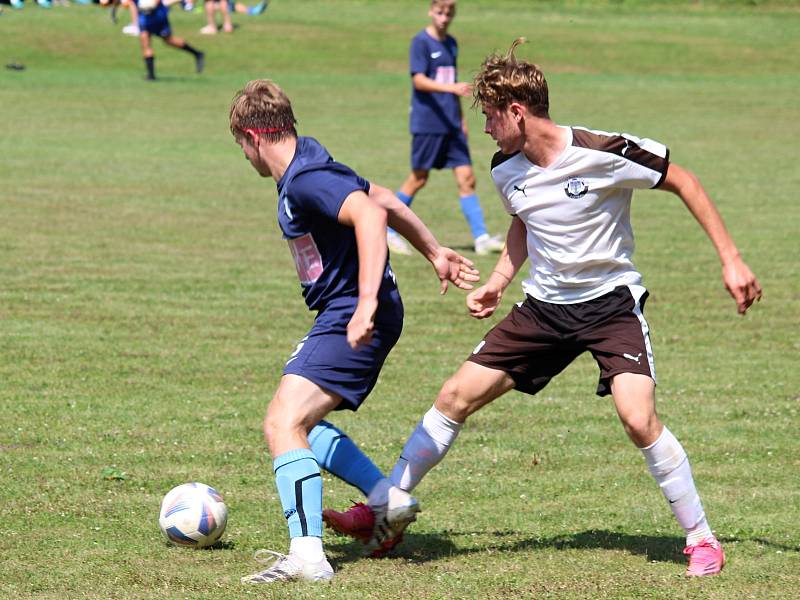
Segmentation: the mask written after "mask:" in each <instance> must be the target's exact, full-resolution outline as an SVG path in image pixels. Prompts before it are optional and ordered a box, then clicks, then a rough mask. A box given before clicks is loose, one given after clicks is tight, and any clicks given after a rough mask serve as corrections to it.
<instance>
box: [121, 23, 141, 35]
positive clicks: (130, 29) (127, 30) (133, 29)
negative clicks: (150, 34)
mask: <svg viewBox="0 0 800 600" xmlns="http://www.w3.org/2000/svg"><path fill="white" fill-rule="evenodd" d="M122 33H124V34H125V35H132V36H134V37H136V36H138V35H139V26H138V25H137V24H136V23H130V24H128V25H125V27H123V28H122Z"/></svg>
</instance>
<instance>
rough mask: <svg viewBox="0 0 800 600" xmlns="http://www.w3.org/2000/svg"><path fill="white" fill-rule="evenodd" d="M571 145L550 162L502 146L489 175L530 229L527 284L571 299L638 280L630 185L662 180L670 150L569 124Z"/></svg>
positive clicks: (531, 291)
mask: <svg viewBox="0 0 800 600" xmlns="http://www.w3.org/2000/svg"><path fill="white" fill-rule="evenodd" d="M565 129H566V130H567V132H568V134H569V140H568V143H567V147H566V148H565V149H564V151H563V152H562V153H561V155H560V156H559V157H558V158H557V159H556V160H555V162H554V163H553V164H551V165H550V166H549V167H547V168H542V167H539V166H536V165H535V164H533V163H532V162H530V161H529V160H528V159H527V158H526V157H525V154H523V153H522V152H517V153H516V154H512V155H507V154H501V153H500V152H498V153H497V154H495V156H494V158H493V159H492V178H493V179H494V183H495V185H496V186H497V190H498V192H500V198H501V199H502V200H503V204H504V205H505V208H506V210H507V211H508V212H509V214H511V215H513V216H517V217H519V218H520V219H521V220H522V221H523V222H524V223H525V226H526V228H527V231H528V235H527V245H528V258H529V259H530V263H531V268H530V276H529V277H528V278H527V279H526V280H525V281H524V282H523V283H522V289H523V291H524V292H525V293H526V294H528V295H530V296H533V297H534V298H536V299H538V300H542V301H544V302H552V303H555V304H573V303H576V302H585V301H586V300H591V299H593V298H597V297H599V296H602V295H603V294H606V293H608V292H610V291H611V290H613V289H614V288H615V287H617V286H620V285H638V284H640V283H641V280H642V276H641V275H640V274H639V272H638V271H637V270H636V267H634V266H633V261H632V260H631V258H632V256H633V248H634V242H633V231H632V230H631V219H630V203H631V196H632V195H633V190H634V189H638V188H652V187H656V186H658V185H660V184H661V182H662V181H663V180H664V177H665V176H666V173H667V167H668V166H669V150H668V149H667V148H666V146H664V145H662V144H659V143H658V142H655V141H653V140H647V139H639V138H636V137H634V136H631V135H628V134H619V133H606V132H604V131H592V130H588V129H584V128H581V127H572V128H565Z"/></svg>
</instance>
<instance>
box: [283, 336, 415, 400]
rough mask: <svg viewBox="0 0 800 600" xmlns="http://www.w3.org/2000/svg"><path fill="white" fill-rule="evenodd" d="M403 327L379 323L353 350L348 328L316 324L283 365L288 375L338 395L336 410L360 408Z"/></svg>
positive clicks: (284, 371)
mask: <svg viewBox="0 0 800 600" xmlns="http://www.w3.org/2000/svg"><path fill="white" fill-rule="evenodd" d="M401 331H402V321H401V322H400V324H399V328H388V327H381V326H380V325H379V324H376V325H375V331H374V334H373V336H372V342H371V343H370V344H369V345H368V346H361V347H359V349H358V350H353V349H352V348H351V347H350V345H349V344H348V343H347V330H346V329H338V330H335V329H330V328H328V327H326V326H320V327H318V326H316V325H315V326H314V327H312V328H311V331H309V332H308V335H307V336H306V337H304V338H303V339H302V341H301V342H300V343H299V344H298V345H297V348H296V349H295V351H294V352H293V353H292V355H291V356H290V357H289V360H287V361H286V365H285V366H284V367H283V374H284V375H299V376H300V377H304V378H305V379H308V380H309V381H312V382H313V383H316V384H317V385H318V386H319V387H321V388H322V389H324V390H327V391H329V392H333V393H334V394H336V395H337V396H341V397H342V402H341V403H340V404H339V406H337V407H336V410H344V409H348V410H358V407H359V406H361V403H362V402H364V399H365V398H366V397H367V396H368V395H369V393H370V392H371V391H372V388H374V387H375V383H376V382H377V381H378V375H379V374H380V372H381V368H382V367H383V363H384V361H385V360H386V357H387V356H389V352H390V351H391V350H392V348H393V347H394V345H395V344H396V343H397V340H398V339H400V332H401Z"/></svg>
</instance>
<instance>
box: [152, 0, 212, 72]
mask: <svg viewBox="0 0 800 600" xmlns="http://www.w3.org/2000/svg"><path fill="white" fill-rule="evenodd" d="M136 6H137V8H138V11H139V42H140V43H141V45H142V56H143V57H144V64H145V67H147V79H148V80H151V81H152V80H154V79H155V78H156V71H155V55H154V54H153V46H152V44H151V43H150V37H151V36H152V35H157V36H158V37H160V38H161V39H162V40H164V43H166V44H169V45H170V46H172V47H173V48H177V49H178V50H184V51H186V52H188V53H189V54H191V55H192V56H194V61H195V71H196V72H198V73H202V72H203V64H204V61H205V55H204V54H203V53H202V52H200V51H199V50H196V49H195V48H192V46H190V45H189V44H188V43H187V42H186V41H185V40H184V39H183V38H179V37H177V36H174V35H172V27H171V26H170V23H169V8H168V7H167V5H166V4H164V3H163V2H162V0H136Z"/></svg>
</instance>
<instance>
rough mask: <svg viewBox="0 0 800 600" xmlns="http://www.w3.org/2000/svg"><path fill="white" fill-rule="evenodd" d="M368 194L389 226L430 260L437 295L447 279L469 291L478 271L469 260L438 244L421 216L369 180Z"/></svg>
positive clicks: (446, 284) (477, 277)
mask: <svg viewBox="0 0 800 600" xmlns="http://www.w3.org/2000/svg"><path fill="white" fill-rule="evenodd" d="M369 196H370V198H371V199H372V200H374V201H375V202H377V203H378V204H379V205H380V206H382V207H383V208H384V209H385V210H386V213H387V217H388V222H389V226H390V227H391V228H392V229H394V230H395V231H397V232H398V233H399V234H400V235H402V236H403V237H404V238H406V239H407V240H408V241H409V242H410V243H411V245H412V246H414V248H416V249H417V251H419V253H420V254H422V256H424V257H425V258H427V259H428V260H429V261H430V262H431V264H432V265H433V269H434V270H435V271H436V276H437V277H438V278H439V281H440V283H441V287H440V288H439V292H440V293H441V294H444V293H446V292H447V286H448V282H452V283H453V284H454V285H455V286H456V287H459V288H461V289H462V290H471V289H472V284H473V283H475V282H476V281H479V280H480V273H479V272H478V270H477V269H476V268H475V266H474V265H473V263H472V261H471V260H469V259H468V258H466V257H464V256H461V255H460V254H459V253H458V252H456V251H455V250H452V249H450V248H447V247H445V246H442V245H441V244H439V242H438V241H437V240H436V238H435V237H434V236H433V234H432V233H431V231H430V230H429V229H428V228H427V226H426V225H425V223H423V222H422V219H420V218H419V217H418V216H417V215H416V214H415V213H414V211H412V210H411V209H410V208H408V206H406V205H405V204H403V203H402V202H400V200H398V199H397V196H395V195H394V194H393V193H392V192H391V191H390V190H388V189H386V188H385V187H381V186H380V185H376V184H374V183H372V184H370V190H369Z"/></svg>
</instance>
